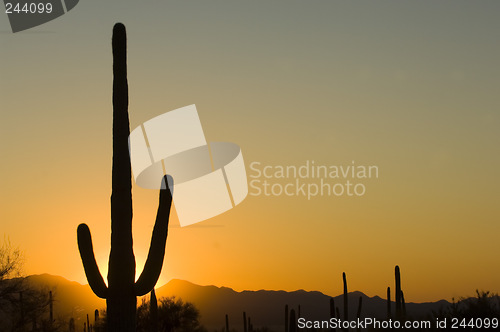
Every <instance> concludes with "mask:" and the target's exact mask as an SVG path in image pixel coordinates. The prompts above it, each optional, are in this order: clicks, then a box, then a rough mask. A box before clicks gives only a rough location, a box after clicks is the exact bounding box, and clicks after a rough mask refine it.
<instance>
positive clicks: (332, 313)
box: [330, 297, 337, 331]
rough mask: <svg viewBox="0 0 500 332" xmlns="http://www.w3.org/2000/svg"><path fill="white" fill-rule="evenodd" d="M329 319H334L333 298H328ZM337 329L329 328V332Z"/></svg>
mask: <svg viewBox="0 0 500 332" xmlns="http://www.w3.org/2000/svg"><path fill="white" fill-rule="evenodd" d="M330 318H335V300H334V299H333V297H331V298H330ZM336 330H337V329H335V328H331V329H330V331H336Z"/></svg>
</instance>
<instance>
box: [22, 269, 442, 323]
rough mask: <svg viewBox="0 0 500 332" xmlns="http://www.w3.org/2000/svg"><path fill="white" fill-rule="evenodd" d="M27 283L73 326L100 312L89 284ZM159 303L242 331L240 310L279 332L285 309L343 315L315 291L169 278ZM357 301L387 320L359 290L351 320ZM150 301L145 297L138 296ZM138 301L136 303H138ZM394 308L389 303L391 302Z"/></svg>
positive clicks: (380, 305) (421, 308)
mask: <svg viewBox="0 0 500 332" xmlns="http://www.w3.org/2000/svg"><path fill="white" fill-rule="evenodd" d="M26 280H27V281H28V282H29V283H30V284H32V285H33V286H35V287H38V288H39V289H52V290H53V294H54V298H55V303H54V313H55V314H54V316H55V317H58V316H60V317H71V316H72V317H74V318H75V320H76V322H77V324H80V323H82V324H83V322H84V321H85V320H86V315H87V314H89V316H90V317H93V313H94V310H95V309H99V310H100V309H104V308H105V306H106V302H105V300H104V299H100V298H98V297H97V296H96V295H95V294H94V293H93V292H92V290H91V289H90V286H89V285H88V284H84V285H82V284H80V283H79V282H77V281H71V280H68V279H66V278H64V277H62V276H55V275H51V274H47V273H44V274H37V275H30V276H28V277H26ZM156 295H157V297H158V299H160V298H162V297H171V296H175V297H176V298H180V299H182V300H183V301H184V302H191V303H193V304H194V305H195V306H196V308H198V310H199V311H200V321H201V323H202V325H204V326H205V327H207V328H208V329H209V330H211V329H220V328H222V327H223V326H224V324H225V315H226V314H227V315H228V317H229V321H230V325H231V329H233V328H235V329H237V330H243V312H245V313H246V316H247V317H251V319H252V324H253V325H254V326H255V327H259V326H266V327H268V328H270V329H281V328H282V327H283V325H284V309H285V305H288V307H289V309H290V310H291V309H295V310H296V312H298V311H299V306H300V312H301V313H300V315H301V317H304V318H306V319H308V320H327V319H329V318H330V316H329V315H330V314H329V312H330V298H333V299H334V303H335V306H336V307H338V309H339V312H340V313H341V315H342V314H343V295H342V294H341V295H337V296H333V297H331V296H329V295H326V294H324V293H322V292H320V291H306V290H303V289H299V290H295V291H285V290H266V289H260V290H243V291H235V290H233V289H232V288H229V287H226V286H214V285H207V286H201V285H197V284H194V283H192V282H190V281H186V280H182V279H171V280H170V281H169V282H167V283H166V284H164V285H162V286H160V287H157V288H156ZM359 297H362V298H363V304H362V309H361V317H362V318H363V317H373V318H379V319H384V318H386V317H387V300H386V299H383V298H381V297H380V296H378V295H375V296H373V297H370V296H368V295H366V294H364V293H363V292H361V291H352V292H349V293H348V309H349V313H351V315H350V316H351V317H350V318H351V319H353V318H355V317H354V315H355V313H356V312H357V309H358V301H359ZM143 298H144V299H145V300H149V295H146V296H145V297H143ZM141 301H142V299H140V298H139V299H138V301H137V302H138V303H140V302H141ZM392 303H393V305H392V308H393V310H394V307H395V306H394V301H392ZM448 304H449V302H448V301H445V300H440V301H437V302H424V303H412V302H407V303H406V309H407V312H408V315H409V316H411V317H414V318H417V317H424V316H425V315H426V314H430V313H431V312H432V311H433V310H434V311H438V310H439V308H441V307H443V306H445V305H448Z"/></svg>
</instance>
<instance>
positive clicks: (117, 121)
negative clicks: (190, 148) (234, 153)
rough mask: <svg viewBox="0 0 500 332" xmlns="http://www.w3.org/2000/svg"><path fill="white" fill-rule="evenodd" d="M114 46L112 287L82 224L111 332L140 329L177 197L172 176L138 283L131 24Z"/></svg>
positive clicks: (89, 271)
mask: <svg viewBox="0 0 500 332" xmlns="http://www.w3.org/2000/svg"><path fill="white" fill-rule="evenodd" d="M112 48H113V170H112V194H111V251H110V254H109V268H108V287H106V284H105V283H104V280H103V278H102V275H101V273H100V272H99V268H98V266H97V263H96V260H95V256H94V252H93V248H92V238H91V235H90V230H89V228H88V226H87V225H86V224H80V225H79V226H78V231H77V234H78V248H79V250H80V256H81V258H82V262H83V266H84V268H85V274H86V276H87V280H88V282H89V285H90V287H91V288H92V290H93V291H94V293H95V294H96V295H97V296H99V297H101V298H105V299H106V307H107V325H108V331H110V332H129V331H135V330H136V307H137V296H142V295H145V294H147V293H149V292H150V291H151V290H152V289H153V287H154V286H155V284H156V282H157V280H158V277H159V275H160V272H161V268H162V265H163V258H164V256H165V244H166V240H167V231H168V221H169V215H170V207H171V203H172V196H171V194H170V190H168V188H167V183H168V181H167V176H165V177H164V178H163V181H164V183H163V184H162V188H167V189H162V190H161V191H160V202H159V207H158V213H157V216H156V222H155V225H154V229H153V235H152V238H151V246H150V248H149V253H148V257H147V260H146V263H145V265H144V270H143V272H142V274H141V275H140V277H139V279H138V280H137V282H135V257H134V251H133V248H132V193H131V190H132V182H131V176H132V172H131V165H130V157H129V151H128V136H129V134H130V128H129V119H128V83H127V54H126V49H127V37H126V30H125V26H124V25H123V24H121V23H117V24H115V26H114V28H113V38H112Z"/></svg>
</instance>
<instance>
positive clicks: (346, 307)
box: [342, 272, 349, 321]
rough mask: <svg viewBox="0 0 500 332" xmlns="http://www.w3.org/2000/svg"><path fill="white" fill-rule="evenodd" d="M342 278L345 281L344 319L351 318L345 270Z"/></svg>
mask: <svg viewBox="0 0 500 332" xmlns="http://www.w3.org/2000/svg"><path fill="white" fill-rule="evenodd" d="M342 280H343V282H344V320H345V321H347V320H349V307H348V299H347V278H346V276H345V272H342Z"/></svg>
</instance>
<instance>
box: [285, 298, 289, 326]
mask: <svg viewBox="0 0 500 332" xmlns="http://www.w3.org/2000/svg"><path fill="white" fill-rule="evenodd" d="M288 324H289V321H288V304H285V332H288Z"/></svg>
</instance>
